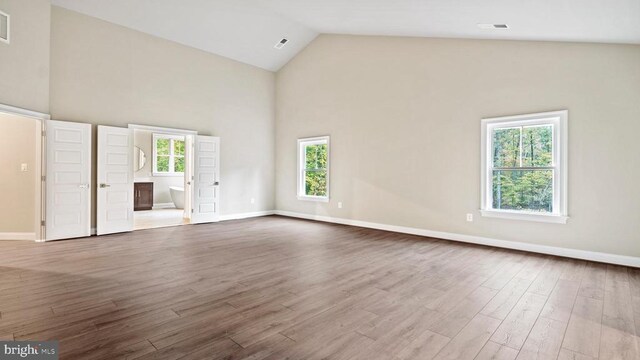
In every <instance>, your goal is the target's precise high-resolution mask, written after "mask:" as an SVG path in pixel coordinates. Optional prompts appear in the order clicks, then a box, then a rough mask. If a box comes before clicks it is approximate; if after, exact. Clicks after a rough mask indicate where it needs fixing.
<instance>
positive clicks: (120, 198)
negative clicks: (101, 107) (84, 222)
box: [96, 126, 133, 235]
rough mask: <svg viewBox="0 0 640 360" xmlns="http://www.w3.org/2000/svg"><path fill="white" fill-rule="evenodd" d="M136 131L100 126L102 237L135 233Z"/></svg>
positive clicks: (99, 218)
mask: <svg viewBox="0 0 640 360" xmlns="http://www.w3.org/2000/svg"><path fill="white" fill-rule="evenodd" d="M131 132H132V130H130V129H127V128H118V127H111V126H98V181H97V182H98V209H97V224H96V225H97V227H96V230H97V231H96V232H97V234H98V235H104V234H112V233H117V232H125V231H132V230H133V135H132V133H131Z"/></svg>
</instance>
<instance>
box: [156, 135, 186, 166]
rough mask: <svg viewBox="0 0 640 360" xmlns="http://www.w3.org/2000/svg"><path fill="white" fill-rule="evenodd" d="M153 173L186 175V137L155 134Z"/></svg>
mask: <svg viewBox="0 0 640 360" xmlns="http://www.w3.org/2000/svg"><path fill="white" fill-rule="evenodd" d="M153 175H154V176H171V175H180V176H182V175H184V137H183V136H175V135H164V134H153Z"/></svg>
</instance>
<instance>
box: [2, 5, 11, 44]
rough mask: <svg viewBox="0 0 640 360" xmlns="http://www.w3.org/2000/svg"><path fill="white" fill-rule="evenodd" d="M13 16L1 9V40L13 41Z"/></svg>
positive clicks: (5, 41)
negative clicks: (11, 36)
mask: <svg viewBox="0 0 640 360" xmlns="http://www.w3.org/2000/svg"><path fill="white" fill-rule="evenodd" d="M10 35H11V17H10V16H9V14H7V13H4V12H2V11H0V42H4V43H7V44H9V42H10V41H11V38H10Z"/></svg>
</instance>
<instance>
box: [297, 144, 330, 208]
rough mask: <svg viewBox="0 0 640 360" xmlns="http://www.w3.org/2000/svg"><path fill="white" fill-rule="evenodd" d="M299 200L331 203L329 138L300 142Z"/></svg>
mask: <svg viewBox="0 0 640 360" xmlns="http://www.w3.org/2000/svg"><path fill="white" fill-rule="evenodd" d="M298 199H300V200H315V201H329V137H328V136H323V137H316V138H307V139H299V140H298Z"/></svg>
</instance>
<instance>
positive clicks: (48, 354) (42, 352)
mask: <svg viewBox="0 0 640 360" xmlns="http://www.w3.org/2000/svg"><path fill="white" fill-rule="evenodd" d="M13 359H16V360H21V359H38V360H39V359H42V360H58V342H57V341H0V360H13Z"/></svg>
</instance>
